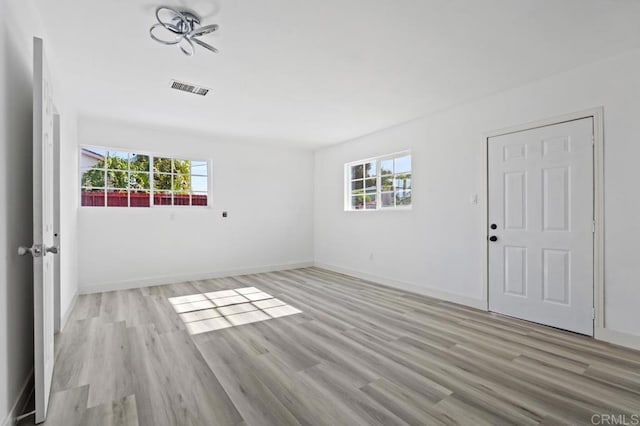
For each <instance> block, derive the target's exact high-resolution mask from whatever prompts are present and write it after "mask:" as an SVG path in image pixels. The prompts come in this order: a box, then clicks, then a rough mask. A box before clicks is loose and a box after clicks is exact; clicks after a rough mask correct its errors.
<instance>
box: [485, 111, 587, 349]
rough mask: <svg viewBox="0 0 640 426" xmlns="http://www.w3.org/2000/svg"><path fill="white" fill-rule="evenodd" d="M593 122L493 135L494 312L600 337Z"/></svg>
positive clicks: (490, 147) (490, 143) (490, 161)
mask: <svg viewBox="0 0 640 426" xmlns="http://www.w3.org/2000/svg"><path fill="white" fill-rule="evenodd" d="M593 134H594V133H593V119H592V118H584V119H580V120H574V121H568V122H564V123H559V124H554V125H550V126H545V127H539V128H535V129H530V130H525V131H521V132H515V133H510V134H506V135H502V136H496V137H492V138H489V141H488V182H489V212H488V218H489V223H488V224H487V225H488V226H489V233H488V235H489V241H488V242H487V243H488V245H489V309H490V310H491V311H494V312H498V313H502V314H505V315H510V316H513V317H517V318H522V319H525V320H529V321H534V322H537V323H541V324H546V325H550V326H553V327H558V328H562V329H565V330H570V331H574V332H577V333H582V334H587V335H590V336H592V335H593V306H594V305H593V265H594V264H593V244H594V234H593V229H594V228H593V220H594V205H593V203H594V183H593V182H594V181H593V140H594V139H593Z"/></svg>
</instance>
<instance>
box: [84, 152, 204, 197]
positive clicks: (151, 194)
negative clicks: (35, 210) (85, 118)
mask: <svg viewBox="0 0 640 426" xmlns="http://www.w3.org/2000/svg"><path fill="white" fill-rule="evenodd" d="M83 149H87V150H90V151H94V150H100V151H105V152H106V153H107V155H108V153H109V152H126V153H127V154H128V155H131V154H138V155H144V156H148V157H149V170H147V171H139V172H140V173H148V175H149V189H148V191H149V206H148V207H146V206H145V207H132V206H131V196H130V194H131V192H132V191H131V189H130V188H126V189H125V190H126V191H127V194H128V197H127V205H126V206H109V205H107V203H108V199H107V194H108V190H109V189H116V190H117V189H119V188H109V187H108V186H107V185H108V184H107V181H106V173H107V171H113V170H114V169H107V168H106V167H105V168H104V169H102V170H104V171H105V182H104V187H102V188H98V189H103V190H104V192H105V204H104V205H103V206H83V205H82V191H83V185H82V172H83V169H82V150H83ZM203 157H204V156H203ZM155 158H168V159H171V160H172V164H173V160H182V161H190V162H191V163H193V162H200V163H206V164H207V176H206V179H207V191H206V194H207V204H206V205H191V204H189V205H180V204H177V205H174V204H173V196H174V190H173V189H172V190H170V191H163V190H160V192H158V194H161V193H170V194H171V202H172V204H155V199H154V198H155V197H154V196H155V194H156V192H155V188H154V174H155V172H154V170H153V160H154V159H155ZM128 161H130V158H128ZM172 169H173V167H172ZM117 171H122V172H125V173H128V174H129V178H130V177H131V176H130V173H131V167H130V163H128V165H127V169H126V170H117ZM212 171H213V169H212V160H211V158H206V159H205V158H202V157H201V158H193V157H191V156H188V155H179V154H177V155H174V154H166V153H158V152H152V151H144V150H138V149H136V148H118V147H113V146H101V145H87V144H83V145H79V149H78V181H77V182H78V204H79V207H80V208H89V209H94V208H95V209H96V210H99V209H100V208H111V209H133V210H145V209H152V208H162V209H170V208H179V209H194V208H195V209H211V208H212V207H213V205H212V196H211V195H212V186H213V185H212V184H213V179H212V175H213V173H212ZM165 174H170V175H171V180H172V182H173V176H174V175H175V174H179V173H174V172H173V170H172V171H171V172H167V173H165ZM189 176H190V177H191V178H193V177H194V176H197V177H203V175H197V174H196V175H194V174H193V172H191V173H190V174H189ZM172 186H173V185H172ZM193 192H194V191H193V190H192V191H191V192H190V193H189V195H190V197H191V196H192V195H193ZM195 192H198V193H204V192H203V191H195ZM190 201H192V199H191V198H190Z"/></svg>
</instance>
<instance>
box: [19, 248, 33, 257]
mask: <svg viewBox="0 0 640 426" xmlns="http://www.w3.org/2000/svg"><path fill="white" fill-rule="evenodd" d="M27 253H31V254H32V255H33V247H23V246H20V247H18V255H19V256H24V255H25V254H27Z"/></svg>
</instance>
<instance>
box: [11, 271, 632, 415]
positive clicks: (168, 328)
mask: <svg viewBox="0 0 640 426" xmlns="http://www.w3.org/2000/svg"><path fill="white" fill-rule="evenodd" d="M249 286H253V287H256V288H258V289H260V290H262V291H264V292H267V293H269V294H271V295H273V296H275V297H277V298H279V299H280V300H282V301H283V302H285V303H287V304H289V305H290V306H292V307H294V308H297V309H299V310H301V311H302V313H299V314H295V315H291V316H286V317H282V318H276V319H270V320H266V321H261V322H256V323H251V324H246V325H241V326H235V327H230V328H225V329H220V330H216V331H211V332H206V333H202V334H197V335H190V334H189V333H188V331H187V329H186V327H185V324H184V323H183V322H182V320H181V318H180V316H179V315H178V314H177V313H176V312H175V311H174V309H173V307H172V305H171V303H170V302H169V300H168V299H169V298H170V297H176V296H184V295H190V294H198V293H205V292H211V291H217V290H226V289H234V288H239V287H249ZM56 353H57V360H56V367H55V371H54V378H53V388H52V394H51V400H50V412H49V418H48V421H47V422H46V424H48V425H65V426H67V425H136V424H140V425H149V426H161V425H260V426H262V425H331V426H335V425H385V426H391V425H405V424H409V425H440V424H469V425H483V424H487V425H489V424H490V425H494V424H523V425H529V424H532V425H533V424H591V417H592V416H593V415H594V414H600V413H606V414H625V415H626V416H627V419H630V418H632V417H631V416H633V415H639V414H640V352H635V351H632V350H627V349H623V348H620V347H616V346H613V345H608V344H605V343H602V342H597V341H594V340H592V339H590V338H587V337H584V336H579V335H575V334H572V333H568V332H563V331H559V330H555V329H552V328H548V327H544V326H539V325H535V324H531V323H528V322H525V321H519V320H515V319H511V318H506V317H502V316H499V315H494V314H489V313H486V312H482V311H478V310H475V309H471V308H467V307H463V306H460V305H456V304H452V303H447V302H443V301H440V300H435V299H431V298H428V297H423V296H417V295H415V294H410V293H406V292H403V291H400V290H395V289H391V288H386V287H382V286H378V285H375V284H373V283H369V282H366V281H362V280H359V279H356V278H351V277H348V276H345V275H340V274H335V273H332V272H327V271H324V270H321V269H317V268H305V269H298V270H291V271H282V272H273V273H264V274H256V275H246V276H241V277H234V278H222V279H212V280H206V281H197V282H187V283H182V284H174V285H166V286H158V287H149V288H142V289H135V290H127V291H115V292H108V293H102V294H93V295H87V296H80V297H79V298H78V301H77V304H76V306H75V308H74V310H73V313H72V315H71V318H70V320H69V322H68V324H67V326H66V327H65V329H64V331H63V332H62V333H61V334H60V335H59V337H58V341H57V345H56ZM23 424H27V423H23Z"/></svg>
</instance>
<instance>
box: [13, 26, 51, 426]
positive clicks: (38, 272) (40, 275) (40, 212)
mask: <svg viewBox="0 0 640 426" xmlns="http://www.w3.org/2000/svg"><path fill="white" fill-rule="evenodd" d="M33 53H34V56H33V79H34V81H33V245H32V246H31V248H24V247H21V248H20V254H26V253H28V252H30V253H31V255H32V256H33V297H34V307H33V309H34V352H35V356H34V364H35V365H34V374H35V403H36V404H35V405H36V423H41V422H43V421H44V420H45V419H46V416H47V406H48V402H49V391H50V389H51V377H52V375H53V364H54V346H53V345H54V341H53V334H54V279H55V276H54V258H53V257H54V256H53V255H54V254H56V253H57V252H58V249H57V248H56V247H55V245H54V235H53V234H54V226H53V222H54V221H53V219H54V215H53V211H54V194H53V184H54V167H56V165H55V163H54V161H53V159H54V137H53V135H54V133H53V131H54V122H53V117H54V111H53V109H54V107H53V94H52V93H51V89H52V84H51V79H50V75H49V69H48V67H47V61H46V58H45V54H44V46H43V42H42V39H39V38H34V41H33Z"/></svg>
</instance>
